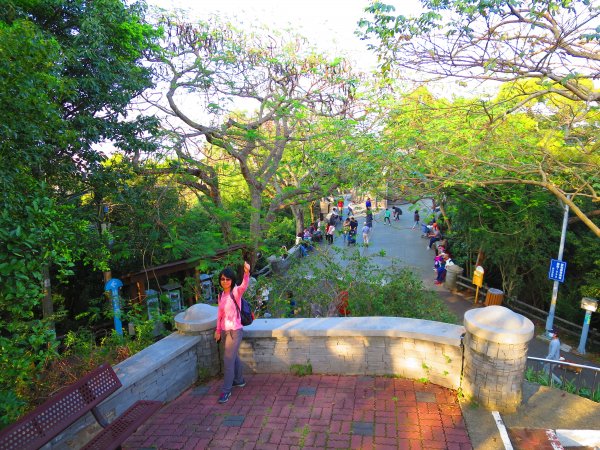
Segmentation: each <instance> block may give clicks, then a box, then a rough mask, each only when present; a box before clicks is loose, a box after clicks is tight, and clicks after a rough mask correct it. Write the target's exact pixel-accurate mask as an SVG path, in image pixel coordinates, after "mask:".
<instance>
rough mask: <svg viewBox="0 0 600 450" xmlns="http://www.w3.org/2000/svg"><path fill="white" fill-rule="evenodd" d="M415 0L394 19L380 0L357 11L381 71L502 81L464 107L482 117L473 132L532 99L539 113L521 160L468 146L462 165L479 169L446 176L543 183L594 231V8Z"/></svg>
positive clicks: (598, 10) (598, 197)
mask: <svg viewBox="0 0 600 450" xmlns="http://www.w3.org/2000/svg"><path fill="white" fill-rule="evenodd" d="M422 4H423V6H424V7H425V9H426V10H425V12H424V13H422V14H421V15H419V16H417V17H404V16H394V15H393V8H392V7H391V6H389V5H385V4H383V3H381V2H374V3H373V4H372V5H371V6H370V7H368V8H367V11H368V12H369V13H370V14H371V16H370V17H369V18H368V19H364V20H362V21H361V23H360V26H361V28H362V33H363V36H364V37H365V38H373V37H374V38H375V39H376V43H375V44H372V48H373V49H374V50H375V51H376V52H377V54H378V56H379V58H380V62H381V65H382V68H383V69H384V72H387V73H388V74H390V73H394V74H396V73H399V72H402V75H403V76H404V77H409V78H412V79H414V80H417V79H418V80H419V81H421V82H423V81H432V80H439V79H442V78H443V79H454V80H457V79H458V80H462V81H471V82H486V81H500V82H504V83H510V84H511V85H510V87H505V92H504V94H505V95H501V96H498V97H496V98H495V99H494V100H493V101H483V100H481V101H478V102H474V103H473V105H472V106H471V107H470V108H469V109H470V111H469V113H472V112H473V111H474V110H475V109H477V110H478V112H479V114H481V115H482V116H483V117H485V118H486V119H487V123H485V124H484V125H482V126H481V128H480V129H481V130H482V131H485V130H489V129H492V128H493V127H494V126H496V124H497V123H498V122H502V121H506V120H507V115H508V114H510V113H523V112H527V111H528V108H531V107H532V105H534V104H537V105H538V112H540V113H541V114H539V115H538V117H539V118H540V121H541V122H544V120H543V117H544V114H545V115H547V116H548V118H549V120H547V121H545V122H546V123H545V124H544V126H546V127H547V133H546V136H545V137H543V138H541V139H540V140H539V142H538V144H537V148H536V151H535V152H529V151H528V150H527V149H526V148H524V149H522V153H524V154H526V155H527V156H525V157H524V158H516V159H514V158H512V157H507V158H499V157H498V156H501V154H494V155H493V158H490V157H486V155H487V156H491V155H489V154H487V153H484V152H475V154H473V155H472V157H471V159H470V161H468V162H466V165H468V166H469V168H470V170H471V171H473V170H475V169H477V168H481V169H483V170H481V171H477V176H470V177H469V178H463V179H461V178H460V177H456V179H455V180H454V182H461V183H465V182H468V183H477V184H479V185H494V184H529V185H535V186H538V187H540V188H543V189H546V190H548V191H549V192H551V193H552V194H553V195H554V196H556V197H557V198H558V199H559V200H560V201H561V202H563V203H566V204H568V205H569V206H570V207H571V210H572V212H573V213H574V214H575V215H576V216H577V218H578V219H579V220H581V221H582V222H583V223H585V225H586V226H587V227H588V228H589V229H590V230H592V232H593V233H595V234H596V235H597V236H599V237H600V227H598V225H597V224H596V223H595V222H594V221H593V220H592V217H594V216H596V215H598V214H599V213H600V210H598V209H597V207H596V208H594V207H593V205H594V204H597V203H598V202H600V194H599V193H598V188H599V184H600V178H599V175H598V174H599V171H598V166H599V164H600V159H599V158H600V156H599V154H600V152H598V140H597V132H596V130H595V129H596V124H597V122H598V101H599V100H600V92H598V90H597V89H595V88H594V87H593V84H592V83H591V81H590V80H594V79H597V78H598V76H599V69H600V65H599V62H600V52H599V51H598V48H599V47H598V42H599V37H600V33H599V32H598V28H597V27H598V23H599V15H600V7H598V5H594V4H593V3H592V2H588V1H586V0H583V1H569V0H564V1H553V0H552V1H537V0H515V1H510V2H506V1H500V0H498V1H496V0H493V1H480V0H448V1H441V2H437V1H422ZM465 111H466V110H465ZM465 118H466V116H465ZM466 120H467V119H466ZM552 128H553V129H554V130H552ZM497 137H498V135H497V136H496V137H495V139H496V138H497ZM561 141H562V142H561ZM490 142H492V141H490ZM493 142H499V141H498V140H496V141H493ZM493 142H492V144H493ZM436 150H440V149H437V148H436ZM443 150H448V151H451V152H452V151H453V149H452V148H450V149H448V148H446V149H443ZM463 160H464V159H463Z"/></svg>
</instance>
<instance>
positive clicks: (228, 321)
mask: <svg viewBox="0 0 600 450" xmlns="http://www.w3.org/2000/svg"><path fill="white" fill-rule="evenodd" d="M249 280H250V274H249V273H248V272H245V271H244V279H243V280H242V284H240V285H239V286H235V287H234V288H233V297H234V298H235V301H236V302H237V304H238V307H240V309H241V306H242V305H241V304H242V296H243V295H244V292H246V288H247V287H248V281H249ZM223 294H224V292H221V294H219V309H218V312H217V333H220V332H221V331H223V330H224V331H232V330H239V329H240V328H242V320H241V318H240V315H239V314H238V310H237V308H236V307H235V303H233V298H231V291H230V293H229V294H227V295H223Z"/></svg>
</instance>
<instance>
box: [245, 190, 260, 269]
mask: <svg viewBox="0 0 600 450" xmlns="http://www.w3.org/2000/svg"><path fill="white" fill-rule="evenodd" d="M250 205H251V206H252V210H251V211H250V246H251V248H252V253H251V255H250V258H249V261H248V263H249V264H250V267H251V268H252V269H251V270H254V267H255V265H256V259H257V254H256V252H257V251H258V246H259V244H260V242H261V241H262V233H263V232H262V226H261V209H262V198H261V196H260V192H259V191H257V190H256V189H253V188H252V187H251V186H250Z"/></svg>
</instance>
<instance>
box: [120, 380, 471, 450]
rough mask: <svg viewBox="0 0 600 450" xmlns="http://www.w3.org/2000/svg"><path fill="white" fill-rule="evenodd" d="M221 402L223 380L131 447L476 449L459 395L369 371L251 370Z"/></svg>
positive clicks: (166, 414)
mask: <svg viewBox="0 0 600 450" xmlns="http://www.w3.org/2000/svg"><path fill="white" fill-rule="evenodd" d="M246 381H247V383H248V384H247V385H246V387H244V388H234V390H233V393H232V395H231V399H230V400H229V402H227V403H226V404H224V405H220V404H218V403H217V398H218V395H219V389H220V387H221V383H222V380H213V381H210V382H208V383H207V384H205V385H203V386H200V387H195V388H191V389H189V390H187V391H186V392H184V393H183V394H182V395H181V396H180V397H179V398H177V399H176V400H174V401H172V402H171V403H169V404H168V405H166V406H164V407H163V408H162V409H161V410H160V411H159V412H157V413H156V414H155V415H154V416H153V417H152V418H151V419H150V420H149V421H148V422H146V424H145V425H143V426H142V427H141V428H140V429H138V431H137V432H136V433H135V434H134V435H133V436H131V437H130V438H129V439H128V440H127V441H126V442H125V444H124V445H123V448H124V449H150V448H153V449H186V450H191V449H264V450H268V449H279V450H284V449H285V450H287V449H301V448H303V449H306V450H308V449H324V448H327V449H334V448H343V449H349V448H352V449H378V450H379V449H397V448H400V449H427V450H429V449H438V448H439V449H455V450H463V449H472V446H471V442H470V440H469V436H468V434H467V430H466V428H465V424H464V421H463V418H462V414H461V410H460V407H459V405H458V402H457V399H456V392H454V391H452V390H449V389H445V388H442V387H440V386H436V385H432V384H422V383H419V382H417V381H412V380H404V379H395V378H384V377H364V376H337V375H311V376H306V377H296V376H294V375H280V374H258V375H247V376H246Z"/></svg>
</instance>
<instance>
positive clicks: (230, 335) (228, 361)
mask: <svg viewBox="0 0 600 450" xmlns="http://www.w3.org/2000/svg"><path fill="white" fill-rule="evenodd" d="M243 335H244V330H243V329H242V328H240V329H239V330H230V331H222V332H221V339H224V340H225V343H224V345H223V348H224V349H225V352H224V354H223V365H224V366H225V376H224V378H223V388H222V389H221V392H224V393H228V392H231V387H232V386H233V383H234V382H235V383H236V384H238V383H242V382H243V381H244V376H243V374H242V362H241V361H240V357H239V355H238V351H239V349H240V344H241V343H242V337H243Z"/></svg>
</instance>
